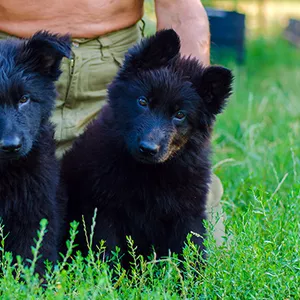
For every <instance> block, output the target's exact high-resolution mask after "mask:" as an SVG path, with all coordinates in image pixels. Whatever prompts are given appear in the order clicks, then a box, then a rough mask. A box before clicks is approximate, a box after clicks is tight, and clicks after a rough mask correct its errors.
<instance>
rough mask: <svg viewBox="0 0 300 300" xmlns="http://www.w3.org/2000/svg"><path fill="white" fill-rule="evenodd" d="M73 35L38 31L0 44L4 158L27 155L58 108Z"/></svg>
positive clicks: (0, 143)
mask: <svg viewBox="0 0 300 300" xmlns="http://www.w3.org/2000/svg"><path fill="white" fill-rule="evenodd" d="M69 55H70V38H69V36H58V35H54V34H49V33H47V32H38V33H36V34H34V35H33V36H32V37H31V38H30V39H24V40H19V39H8V40H5V41H1V42H0V159H2V160H3V159H4V160H6V159H13V158H18V157H21V156H25V155H26V154H27V153H28V152H29V151H30V150H31V148H32V146H33V145H34V143H35V141H36V139H37V137H38V135H39V133H40V129H41V124H43V123H44V122H45V121H47V120H48V119H49V117H50V115H51V112H52V109H53V108H54V103H55V98H56V90H55V85H54V82H55V81H56V80H57V79H58V77H59V75H60V72H61V71H60V62H61V60H62V58H63V57H64V56H66V57H68V56H69Z"/></svg>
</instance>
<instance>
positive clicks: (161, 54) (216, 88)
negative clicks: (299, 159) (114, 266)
mask: <svg viewBox="0 0 300 300" xmlns="http://www.w3.org/2000/svg"><path fill="white" fill-rule="evenodd" d="M179 50H180V41H179V38H178V36H177V34H176V33H175V31H173V30H164V31H160V32H158V33H157V34H156V35H155V36H152V37H150V38H148V39H144V40H143V41H142V42H141V43H140V44H139V45H136V46H134V47H133V48H131V49H130V50H129V51H128V53H127V54H126V57H125V61H124V64H123V66H122V68H121V70H120V71H119V73H118V75H117V76H116V78H115V79H114V81H113V82H112V84H111V85H110V87H109V90H108V92H109V99H108V104H107V106H106V107H105V108H103V110H102V112H101V113H100V116H99V118H98V119H97V120H96V121H94V122H93V123H92V124H91V125H90V126H89V127H88V129H87V130H86V132H85V133H84V134H83V135H82V136H81V137H80V138H79V139H78V140H77V141H76V142H75V144H74V146H73V148H72V149H71V150H70V151H69V152H68V153H67V154H66V155H65V157H64V159H63V163H62V176H63V179H64V180H65V182H66V184H67V188H68V196H69V203H68V218H69V221H72V220H74V219H75V220H81V216H82V215H84V217H85V220H86V221H87V222H88V224H87V225H88V226H89V225H90V221H91V219H92V215H93V212H94V209H95V207H97V208H98V214H97V219H96V222H97V223H96V227H95V235H94V242H95V243H94V244H97V243H98V242H99V241H100V240H101V239H104V240H106V246H107V250H108V252H109V251H110V250H111V249H113V248H114V247H115V246H119V247H121V249H123V250H126V249H125V248H126V238H125V237H126V236H131V237H132V238H133V240H134V242H135V244H136V245H137V246H138V251H139V253H141V254H143V255H148V254H149V253H150V252H151V247H152V246H154V248H155V251H156V253H157V255H159V256H161V255H167V254H168V251H169V250H171V251H172V252H177V253H180V252H181V250H182V247H183V245H184V241H185V239H186V236H187V234H188V233H189V232H191V231H194V232H196V233H198V234H200V235H201V236H203V234H204V233H205V229H204V226H203V220H204V219H205V204H206V197H207V192H208V184H209V182H210V159H209V156H210V135H211V131H212V126H213V123H214V120H215V116H216V114H218V113H220V112H221V110H222V108H223V107H224V105H225V102H226V99H227V97H228V96H229V95H230V92H231V83H232V74H231V72H230V71H229V70H227V69H225V68H222V67H216V66H212V67H203V66H202V65H201V64H199V62H197V60H195V59H190V58H182V57H180V55H179ZM193 241H194V242H195V243H196V244H197V245H198V246H199V249H200V250H201V249H202V248H203V245H202V242H203V239H202V237H196V236H194V238H193ZM77 243H78V244H79V246H80V249H81V250H83V251H84V252H85V250H86V246H85V245H86V241H85V238H84V234H83V233H82V230H81V232H80V234H79V237H78V241H77ZM124 262H125V266H126V265H127V264H128V259H127V258H125V259H124Z"/></svg>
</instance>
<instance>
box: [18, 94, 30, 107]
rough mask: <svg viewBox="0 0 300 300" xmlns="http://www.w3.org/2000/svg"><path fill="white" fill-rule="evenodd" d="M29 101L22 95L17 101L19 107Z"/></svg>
mask: <svg viewBox="0 0 300 300" xmlns="http://www.w3.org/2000/svg"><path fill="white" fill-rule="evenodd" d="M29 100H30V97H29V96H28V95H24V96H22V97H21V98H20V100H19V105H22V104H25V103H27V102H28V101H29Z"/></svg>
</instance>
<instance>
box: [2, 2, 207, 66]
mask: <svg viewBox="0 0 300 300" xmlns="http://www.w3.org/2000/svg"><path fill="white" fill-rule="evenodd" d="M143 2H144V1H142V0H110V1H107V0H52V1H49V0H39V1H36V0H9V1H7V0H0V31H3V32H6V33H8V34H11V35H15V36H18V37H25V38H26V37H29V36H31V35H32V34H34V33H35V32H36V31H38V30H41V29H45V30H49V31H52V32H57V33H61V34H65V33H70V34H71V35H72V36H73V37H74V38H93V37H96V36H101V35H104V34H107V33H110V32H113V31H117V30H119V29H123V28H126V27H129V26H131V25H133V24H135V23H136V22H137V21H138V20H140V19H141V18H142V16H143V4H144V3H143ZM154 2H155V12H156V17H157V29H158V30H159V29H164V28H173V29H174V30H175V31H176V32H177V33H178V35H179V36H180V38H181V41H182V49H181V53H182V54H183V55H192V56H195V57H197V58H198V59H200V60H201V61H202V62H203V63H204V64H209V50H210V49H209V44H210V35H209V25H208V19H207V15H206V12H205V10H204V8H203V5H202V4H201V1H200V0H155V1H154Z"/></svg>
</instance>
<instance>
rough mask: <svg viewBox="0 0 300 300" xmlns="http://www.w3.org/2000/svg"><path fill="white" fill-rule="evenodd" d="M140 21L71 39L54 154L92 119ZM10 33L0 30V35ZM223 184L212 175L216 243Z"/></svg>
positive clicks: (57, 112) (61, 83) (138, 32)
mask: <svg viewBox="0 0 300 300" xmlns="http://www.w3.org/2000/svg"><path fill="white" fill-rule="evenodd" d="M142 27H143V23H142V22H141V23H137V24H135V25H134V26H132V27H129V28H126V29H123V30H119V31H116V32H113V33H109V34H107V35H103V36H100V37H97V38H93V39H85V38H82V39H73V43H72V58H71V59H67V58H64V59H63V61H62V64H61V69H62V75H61V77H60V79H59V81H58V82H57V90H58V98H57V101H56V109H55V111H54V113H53V116H52V121H53V123H54V124H55V125H56V133H55V139H56V141H57V156H58V157H59V158H60V157H61V156H62V155H63V153H64V152H65V151H66V150H67V149H68V148H69V147H70V146H71V145H72V143H73V141H74V139H76V137H78V136H79V135H80V134H81V133H82V132H83V131H84V129H85V127H86V125H87V124H88V123H89V122H90V121H92V120H93V119H94V118H95V117H96V116H97V115H98V113H99V111H100V110H101V107H102V106H103V105H104V104H105V102H106V97H107V90H106V89H107V85H108V84H109V83H110V82H111V81H112V79H113V77H114V76H115V75H116V73H117V71H118V68H119V66H120V64H121V63H122V60H123V57H124V54H125V52H126V51H127V50H128V48H129V47H131V46H132V45H133V44H135V43H136V42H138V41H139V40H140V39H141V37H142V35H143V28H142ZM8 37H9V35H8V34H6V33H2V32H0V39H5V38H8ZM222 193H223V188H222V184H221V182H220V180H219V179H218V177H217V176H215V175H213V178H212V184H211V187H210V193H209V196H208V204H207V213H208V219H209V221H210V222H211V223H212V224H213V226H214V230H213V231H214V237H215V239H216V241H217V244H221V243H222V236H223V235H224V225H223V218H224V215H223V213H222V210H221V204H220V199H221V196H222Z"/></svg>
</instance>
